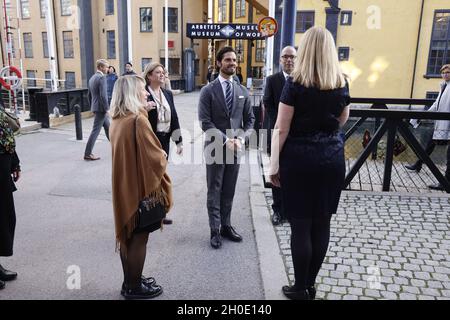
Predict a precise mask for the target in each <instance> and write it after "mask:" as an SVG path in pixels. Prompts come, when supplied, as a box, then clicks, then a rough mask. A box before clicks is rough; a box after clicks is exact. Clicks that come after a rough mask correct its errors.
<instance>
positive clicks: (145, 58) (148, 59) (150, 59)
mask: <svg viewBox="0 0 450 320" xmlns="http://www.w3.org/2000/svg"><path fill="white" fill-rule="evenodd" d="M144 61H149V62H147V63H145V64H144ZM152 62H153V58H148V57H142V58H141V68H142V72H144V71H145V67H146V66H147V65H148V64H149V63H152Z"/></svg>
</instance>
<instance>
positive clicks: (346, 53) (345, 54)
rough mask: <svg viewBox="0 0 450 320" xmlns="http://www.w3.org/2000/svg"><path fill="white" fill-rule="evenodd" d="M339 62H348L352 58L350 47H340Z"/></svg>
mask: <svg viewBox="0 0 450 320" xmlns="http://www.w3.org/2000/svg"><path fill="white" fill-rule="evenodd" d="M338 55H339V61H348V59H349V57H350V48H349V47H339V50H338Z"/></svg>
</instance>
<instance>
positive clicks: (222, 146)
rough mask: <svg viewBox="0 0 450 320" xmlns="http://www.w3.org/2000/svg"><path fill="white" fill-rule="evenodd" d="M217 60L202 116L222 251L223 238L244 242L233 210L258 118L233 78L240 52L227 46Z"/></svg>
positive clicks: (213, 217)
mask: <svg viewBox="0 0 450 320" xmlns="http://www.w3.org/2000/svg"><path fill="white" fill-rule="evenodd" d="M216 60H217V65H218V67H219V69H220V74H219V76H218V78H217V79H216V80H214V81H213V82H211V83H209V84H208V85H207V86H205V87H203V89H202V91H201V93H200V102H199V106H198V117H199V121H200V123H201V127H202V130H203V131H204V132H205V150H204V154H205V160H206V179H207V185H208V197H207V208H208V215H209V225H210V228H211V241H210V243H211V246H212V247H213V248H215V249H219V248H220V247H221V246H222V238H221V237H224V238H227V239H229V240H231V241H234V242H240V241H242V237H241V236H240V235H239V234H238V233H237V232H236V230H235V229H234V228H233V227H232V226H231V209H232V206H233V198H234V193H235V189H236V182H237V178H238V174H239V157H240V156H241V155H242V153H243V152H242V151H243V150H244V149H245V139H246V138H247V137H248V136H249V135H250V134H251V132H252V129H253V125H254V123H255V116H254V115H253V110H252V107H251V105H250V99H249V94H248V91H247V89H246V88H245V87H244V86H242V85H240V84H238V83H237V82H236V81H235V80H234V77H233V75H234V74H235V72H236V67H237V64H236V51H235V50H234V49H233V48H231V47H224V48H222V49H221V50H220V51H219V52H218V53H217V58H216Z"/></svg>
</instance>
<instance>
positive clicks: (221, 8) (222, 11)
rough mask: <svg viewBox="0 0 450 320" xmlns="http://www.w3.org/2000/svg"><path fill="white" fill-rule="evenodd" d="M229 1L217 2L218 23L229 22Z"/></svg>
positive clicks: (220, 0) (221, 0) (219, 0)
mask: <svg viewBox="0 0 450 320" xmlns="http://www.w3.org/2000/svg"><path fill="white" fill-rule="evenodd" d="M227 8H228V3H227V0H218V2H217V21H218V22H225V21H226V20H227Z"/></svg>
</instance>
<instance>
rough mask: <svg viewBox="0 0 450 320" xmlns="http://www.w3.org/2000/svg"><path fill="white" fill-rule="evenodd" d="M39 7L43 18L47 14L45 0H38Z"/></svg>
mask: <svg viewBox="0 0 450 320" xmlns="http://www.w3.org/2000/svg"><path fill="white" fill-rule="evenodd" d="M39 7H40V8H41V18H42V19H45V17H46V15H47V2H46V1H45V0H40V1H39Z"/></svg>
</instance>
